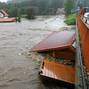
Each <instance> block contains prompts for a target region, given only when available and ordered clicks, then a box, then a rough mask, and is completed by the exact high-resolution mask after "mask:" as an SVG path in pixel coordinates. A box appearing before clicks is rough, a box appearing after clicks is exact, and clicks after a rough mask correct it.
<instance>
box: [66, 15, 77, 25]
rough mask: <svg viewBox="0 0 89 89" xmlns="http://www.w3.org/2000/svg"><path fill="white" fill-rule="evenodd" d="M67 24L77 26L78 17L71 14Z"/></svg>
mask: <svg viewBox="0 0 89 89" xmlns="http://www.w3.org/2000/svg"><path fill="white" fill-rule="evenodd" d="M65 23H66V24H67V25H75V24H76V15H75V14H71V15H69V16H68V17H67V18H66V20H65Z"/></svg>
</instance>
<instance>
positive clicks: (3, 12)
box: [1, 10, 9, 17]
mask: <svg viewBox="0 0 89 89" xmlns="http://www.w3.org/2000/svg"><path fill="white" fill-rule="evenodd" d="M1 13H2V14H3V15H4V16H5V17H8V16H9V15H8V14H7V13H6V12H5V11H4V10H1Z"/></svg>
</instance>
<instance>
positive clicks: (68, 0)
mask: <svg viewBox="0 0 89 89" xmlns="http://www.w3.org/2000/svg"><path fill="white" fill-rule="evenodd" d="M64 8H65V12H66V15H69V14H71V10H72V9H73V8H74V1H73V0H66V1H65V4H64Z"/></svg>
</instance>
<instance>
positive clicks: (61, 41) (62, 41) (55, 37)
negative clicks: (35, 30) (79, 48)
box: [31, 31, 75, 52]
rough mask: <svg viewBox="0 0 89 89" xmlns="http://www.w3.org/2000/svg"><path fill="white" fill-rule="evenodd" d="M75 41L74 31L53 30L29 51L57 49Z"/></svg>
mask: <svg viewBox="0 0 89 89" xmlns="http://www.w3.org/2000/svg"><path fill="white" fill-rule="evenodd" d="M74 41H75V32H73V31H61V32H53V33H52V34H50V35H49V36H48V37H47V38H46V39H44V40H42V41H41V42H40V43H38V44H37V45H36V46H34V47H33V48H32V49H31V51H37V52H42V51H49V50H57V49H62V48H66V47H69V46H71V45H72V44H73V43H74Z"/></svg>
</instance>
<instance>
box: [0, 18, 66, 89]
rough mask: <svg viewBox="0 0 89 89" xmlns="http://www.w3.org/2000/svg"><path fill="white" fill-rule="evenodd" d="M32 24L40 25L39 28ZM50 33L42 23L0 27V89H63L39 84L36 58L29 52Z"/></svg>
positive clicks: (13, 24)
mask: <svg viewBox="0 0 89 89" xmlns="http://www.w3.org/2000/svg"><path fill="white" fill-rule="evenodd" d="M46 21H47V20H46ZM51 22H52V21H51ZM34 24H35V25H36V26H38V25H37V24H39V26H40V28H39V26H38V27H37V28H36V26H35V25H34ZM44 24H46V25H45V26H44ZM57 24H58V23H57ZM42 26H43V27H42ZM41 27H42V28H41ZM49 28H50V27H49ZM51 32H52V30H50V29H47V22H46V23H45V22H43V21H42V19H40V20H39V19H38V20H36V21H35V20H32V21H27V20H24V21H22V22H21V23H0V89H62V88H60V86H58V85H54V84H43V83H42V81H41V80H40V79H39V76H38V71H39V65H40V64H39V61H38V60H36V59H38V58H36V57H37V55H36V56H34V55H32V53H30V52H29V51H30V49H31V48H32V47H33V46H34V45H35V44H36V43H38V42H39V41H40V40H42V39H44V38H45V37H46V36H47V35H48V34H50V33H51ZM33 56H34V57H33ZM63 89H65V88H63Z"/></svg>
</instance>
